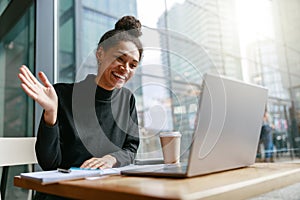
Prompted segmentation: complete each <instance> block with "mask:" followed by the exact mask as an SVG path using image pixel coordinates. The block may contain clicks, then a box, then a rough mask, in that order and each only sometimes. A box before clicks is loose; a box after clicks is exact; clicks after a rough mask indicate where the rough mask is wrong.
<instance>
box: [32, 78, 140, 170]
mask: <svg viewBox="0 0 300 200" xmlns="http://www.w3.org/2000/svg"><path fill="white" fill-rule="evenodd" d="M54 88H55V90H56V93H57V96H58V101H59V103H58V116H57V122H56V123H55V125H54V126H51V127H50V126H47V125H46V124H45V122H44V120H43V117H42V119H41V122H40V126H39V130H38V135H37V142H36V154H37V158H38V162H39V164H40V166H41V167H42V169H44V170H52V169H56V168H58V167H61V168H69V167H79V166H80V165H81V164H82V163H83V162H84V161H86V160H88V159H90V158H92V157H102V156H104V155H107V154H110V155H112V156H114V157H115V158H116V159H117V165H116V167H118V166H125V165H128V164H130V163H132V162H133V159H134V156H135V154H136V152H137V149H138V145H139V137H138V136H139V133H138V125H137V124H138V120H137V112H136V108H135V98H134V96H133V94H132V93H131V92H130V91H129V90H128V89H126V88H121V89H114V90H112V91H108V90H105V89H103V88H101V87H99V86H98V85H97V84H96V83H95V76H94V75H88V77H87V78H86V79H85V80H84V81H81V82H79V83H75V84H66V83H59V84H55V85H54Z"/></svg>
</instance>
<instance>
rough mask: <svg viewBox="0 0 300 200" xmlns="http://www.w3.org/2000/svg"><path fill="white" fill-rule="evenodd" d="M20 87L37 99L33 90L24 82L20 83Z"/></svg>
mask: <svg viewBox="0 0 300 200" xmlns="http://www.w3.org/2000/svg"><path fill="white" fill-rule="evenodd" d="M21 87H22V89H23V90H24V92H25V93H26V94H27V95H28V96H29V97H31V98H32V99H33V100H36V99H37V95H36V93H35V92H33V91H32V90H31V89H30V88H28V87H27V85H26V84H24V83H22V84H21Z"/></svg>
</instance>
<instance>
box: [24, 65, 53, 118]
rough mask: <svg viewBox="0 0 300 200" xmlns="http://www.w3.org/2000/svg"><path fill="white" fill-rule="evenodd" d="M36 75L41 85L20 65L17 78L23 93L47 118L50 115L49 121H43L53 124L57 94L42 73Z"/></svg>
mask: <svg viewBox="0 0 300 200" xmlns="http://www.w3.org/2000/svg"><path fill="white" fill-rule="evenodd" d="M38 75H39V79H40V80H41V82H42V84H41V83H40V82H39V81H38V80H37V79H36V78H35V77H34V75H33V74H32V73H31V72H30V70H29V69H28V68H27V67H26V66H25V65H22V66H21V68H20V73H19V74H18V77H19V79H20V80H21V82H22V83H21V87H22V89H23V90H24V91H25V93H26V94H27V95H28V96H29V97H31V98H32V99H33V100H35V101H36V102H37V103H38V104H40V105H41V106H42V107H43V108H44V110H45V114H47V115H48V117H49V115H51V116H50V119H51V120H50V121H48V120H46V119H45V121H46V122H47V123H49V124H54V123H55V121H56V114H57V105H58V100H57V94H56V92H55V90H54V88H53V86H52V85H51V83H50V82H49V80H48V78H47V76H46V75H45V74H44V73H43V72H39V74H38ZM53 120H54V122H53Z"/></svg>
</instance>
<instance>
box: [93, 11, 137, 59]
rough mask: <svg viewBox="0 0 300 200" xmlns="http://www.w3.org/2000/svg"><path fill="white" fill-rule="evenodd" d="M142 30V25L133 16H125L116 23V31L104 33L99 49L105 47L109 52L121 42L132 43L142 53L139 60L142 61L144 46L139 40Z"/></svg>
mask: <svg viewBox="0 0 300 200" xmlns="http://www.w3.org/2000/svg"><path fill="white" fill-rule="evenodd" d="M141 28H142V25H141V23H140V21H139V20H138V19H136V18H135V17H133V16H124V17H122V18H121V19H119V20H118V21H117V22H116V24H115V28H114V29H112V30H109V31H107V32H106V33H104V35H103V36H102V37H101V39H100V41H99V43H98V48H99V47H103V49H104V50H107V49H109V48H111V47H113V46H115V45H117V44H119V43H120V42H121V41H130V42H132V43H134V44H135V46H136V47H137V49H138V51H139V53H140V58H139V60H141V58H142V54H143V45H142V43H141V41H140V39H139V37H140V36H141V35H142V32H141Z"/></svg>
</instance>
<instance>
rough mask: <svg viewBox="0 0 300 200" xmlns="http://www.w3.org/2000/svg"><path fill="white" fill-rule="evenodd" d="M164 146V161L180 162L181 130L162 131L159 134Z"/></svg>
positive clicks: (168, 162)
mask: <svg viewBox="0 0 300 200" xmlns="http://www.w3.org/2000/svg"><path fill="white" fill-rule="evenodd" d="M159 138H160V144H161V147H162V152H163V157H164V163H165V164H172V163H179V158H180V139H181V134H180V133H179V132H161V133H160V134H159Z"/></svg>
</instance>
